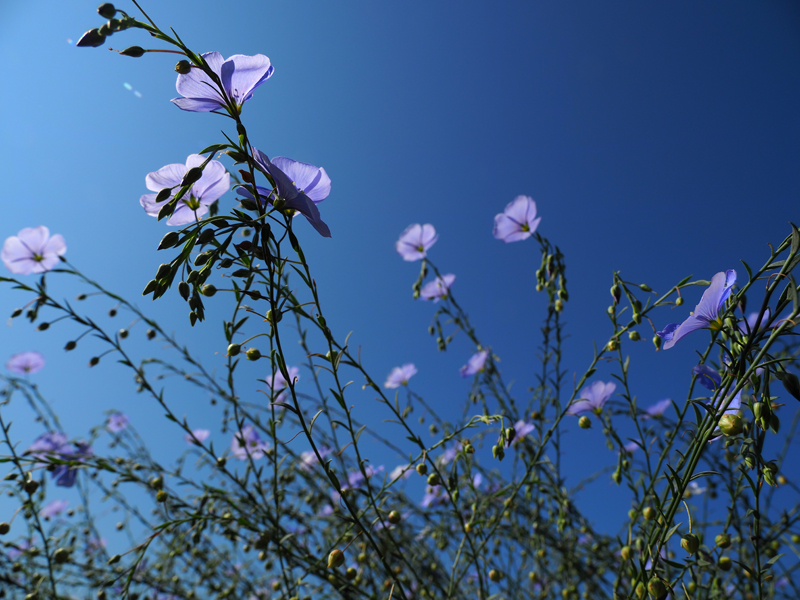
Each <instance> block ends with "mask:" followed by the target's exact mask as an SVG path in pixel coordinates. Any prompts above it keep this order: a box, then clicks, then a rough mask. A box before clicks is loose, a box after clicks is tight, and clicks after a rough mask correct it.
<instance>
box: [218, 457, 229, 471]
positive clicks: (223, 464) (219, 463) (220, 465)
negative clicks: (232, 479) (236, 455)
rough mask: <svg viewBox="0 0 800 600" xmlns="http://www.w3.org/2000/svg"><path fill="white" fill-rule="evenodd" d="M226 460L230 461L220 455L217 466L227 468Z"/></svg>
mask: <svg viewBox="0 0 800 600" xmlns="http://www.w3.org/2000/svg"><path fill="white" fill-rule="evenodd" d="M226 462H228V461H227V460H225V457H224V456H220V457H219V458H218V459H217V467H219V468H220V469H223V468H225V463H226Z"/></svg>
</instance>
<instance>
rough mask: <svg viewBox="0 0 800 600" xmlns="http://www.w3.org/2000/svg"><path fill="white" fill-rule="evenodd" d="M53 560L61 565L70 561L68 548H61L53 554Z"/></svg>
mask: <svg viewBox="0 0 800 600" xmlns="http://www.w3.org/2000/svg"><path fill="white" fill-rule="evenodd" d="M53 560H54V561H56V562H57V563H60V564H63V563H65V562H67V561H68V560H69V550H67V549H66V548H59V549H58V550H56V551H55V552H53Z"/></svg>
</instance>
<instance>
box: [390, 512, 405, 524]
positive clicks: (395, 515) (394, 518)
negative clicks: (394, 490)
mask: <svg viewBox="0 0 800 600" xmlns="http://www.w3.org/2000/svg"><path fill="white" fill-rule="evenodd" d="M388 520H389V523H391V524H392V525H397V524H398V523H399V522H400V521H401V520H402V517H401V516H400V513H399V512H397V511H396V510H393V511H392V512H390V513H389V517H388Z"/></svg>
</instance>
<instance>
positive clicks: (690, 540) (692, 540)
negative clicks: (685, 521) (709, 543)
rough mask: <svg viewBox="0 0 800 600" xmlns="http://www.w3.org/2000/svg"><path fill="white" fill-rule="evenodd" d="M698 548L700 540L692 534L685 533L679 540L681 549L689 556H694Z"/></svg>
mask: <svg viewBox="0 0 800 600" xmlns="http://www.w3.org/2000/svg"><path fill="white" fill-rule="evenodd" d="M699 547H700V540H699V539H698V537H697V536H696V535H694V534H693V533H687V534H686V535H685V536H683V537H682V538H681V548H683V549H684V550H686V552H688V553H689V554H694V553H695V552H697V549H698V548H699Z"/></svg>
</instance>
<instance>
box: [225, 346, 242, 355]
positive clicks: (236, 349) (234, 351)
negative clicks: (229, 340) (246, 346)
mask: <svg viewBox="0 0 800 600" xmlns="http://www.w3.org/2000/svg"><path fill="white" fill-rule="evenodd" d="M241 350H242V347H241V346H240V345H239V344H231V345H230V346H228V356H236V355H237V354H239V352H241Z"/></svg>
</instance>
